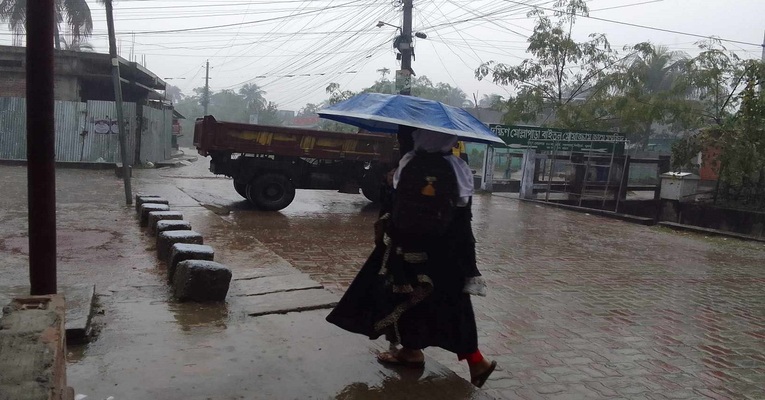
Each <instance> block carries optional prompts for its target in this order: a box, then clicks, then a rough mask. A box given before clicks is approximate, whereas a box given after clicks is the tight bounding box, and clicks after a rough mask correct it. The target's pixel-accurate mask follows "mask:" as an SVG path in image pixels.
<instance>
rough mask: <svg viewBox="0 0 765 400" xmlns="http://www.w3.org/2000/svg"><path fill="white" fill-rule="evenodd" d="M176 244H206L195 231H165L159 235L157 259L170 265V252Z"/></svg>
mask: <svg viewBox="0 0 765 400" xmlns="http://www.w3.org/2000/svg"><path fill="white" fill-rule="evenodd" d="M176 243H187V244H204V239H203V238H202V235H200V234H199V233H197V232H194V231H165V232H162V233H160V234H159V235H157V258H159V259H160V260H161V261H164V262H166V263H168V264H170V260H169V258H170V250H171V249H172V248H173V245H174V244H176Z"/></svg>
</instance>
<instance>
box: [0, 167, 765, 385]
mask: <svg viewBox="0 0 765 400" xmlns="http://www.w3.org/2000/svg"><path fill="white" fill-rule="evenodd" d="M2 168H3V169H2V173H3V176H4V178H5V177H8V179H9V180H8V182H10V183H11V184H8V185H6V186H7V189H6V191H5V192H4V193H3V194H2V195H0V209H1V210H2V212H1V213H0V222H2V227H1V228H0V235H1V236H0V252H2V254H3V256H4V258H5V260H6V262H5V267H4V268H5V270H4V273H3V283H11V284H23V283H24V282H25V275H24V268H25V264H24V263H25V255H24V249H23V238H24V229H25V220H24V219H23V218H22V217H23V215H24V213H23V204H25V203H24V202H23V201H22V200H23V198H24V194H23V189H24V186H23V185H22V183H23V177H22V176H20V175H22V174H20V173H19V172H18V171H13V170H8V169H7V168H13V167H2ZM206 168H207V162H206V160H204V159H200V160H199V161H198V162H196V163H194V164H193V165H191V166H188V167H183V168H178V169H161V170H146V171H136V173H135V176H136V178H135V180H134V182H135V186H136V187H137V188H138V190H142V191H145V192H161V194H162V195H163V196H165V197H167V198H168V200H170V203H171V205H173V207H174V209H176V210H179V211H182V212H184V215H186V216H187V219H189V220H191V222H192V225H193V226H194V229H195V230H198V231H200V232H202V233H204V234H205V240H206V242H210V243H212V244H213V245H214V247H215V248H216V251H217V252H218V254H216V257H217V256H220V257H219V259H220V260H221V261H223V262H225V263H227V264H229V265H231V266H232V268H239V269H246V268H248V267H254V266H258V267H260V266H266V267H280V266H285V265H287V264H291V265H292V266H294V267H296V268H298V269H300V270H301V271H304V272H307V273H309V274H311V276H312V277H313V278H314V279H316V280H318V281H320V282H322V283H323V284H324V285H325V286H326V287H328V288H330V289H332V290H334V291H336V292H338V293H341V292H342V290H343V289H344V288H345V287H346V286H347V285H348V283H349V282H350V280H351V279H352V278H353V276H354V275H355V272H356V271H357V270H358V268H359V267H360V266H361V264H362V263H363V261H364V260H365V258H366V256H367V254H368V253H369V251H371V248H372V244H371V242H372V232H371V225H372V223H373V222H374V220H375V219H376V216H377V211H376V210H375V207H374V206H373V205H370V204H369V202H368V201H367V200H366V199H365V198H364V197H363V196H361V195H348V194H339V193H333V192H320V191H301V190H299V191H298V193H297V196H296V199H295V202H294V203H293V204H292V205H291V206H290V207H288V208H286V209H285V210H282V211H281V212H276V213H271V212H262V211H258V210H254V209H253V208H252V207H251V206H250V205H249V204H248V203H247V202H246V201H244V200H243V199H242V198H241V197H240V196H239V195H238V194H236V192H235V191H234V190H233V186H232V184H231V181H230V180H227V179H225V178H216V177H214V176H213V175H212V174H210V173H209V172H207V171H206ZM8 171H10V172H8ZM64 175H66V178H65V179H63V181H62V183H63V184H62V185H61V187H60V190H59V196H60V199H61V200H62V204H61V205H60V206H59V207H60V209H61V212H60V213H59V215H60V223H59V224H60V226H61V233H62V235H63V239H62V241H61V243H62V244H65V246H64V249H68V251H62V252H60V253H61V258H62V261H61V263H60V270H61V279H62V280H63V281H72V282H78V281H82V280H92V281H94V283H96V284H97V285H98V287H99V288H101V290H99V293H103V294H104V296H103V297H102V298H101V302H102V303H103V305H102V306H103V308H105V310H106V313H105V315H104V316H103V317H101V323H103V326H104V330H103V331H102V334H101V336H100V339H99V340H98V341H96V342H95V343H93V344H91V345H90V346H88V347H85V348H81V349H75V351H74V352H73V354H72V362H73V364H72V365H71V367H70V371H71V372H70V381H73V382H72V383H73V384H77V383H80V384H81V387H83V388H89V389H91V392H88V393H93V394H98V395H103V397H104V398H105V397H106V395H108V394H109V393H111V392H109V391H108V390H107V389H108V388H109V387H110V386H111V385H114V387H115V388H118V389H119V390H117V389H115V391H114V392H115V393H121V394H123V396H122V397H117V399H120V398H134V397H130V395H131V394H132V395H135V394H137V393H150V394H151V395H150V396H149V397H148V398H184V397H181V396H182V395H185V396H189V393H192V394H193V393H196V394H198V395H197V396H191V397H188V398H207V397H209V398H239V396H243V397H242V398H248V394H252V393H254V392H253V390H255V389H253V388H256V387H257V388H263V390H265V391H264V392H262V393H263V394H264V396H255V398H307V397H301V396H303V395H306V393H308V392H301V391H300V390H299V389H295V391H293V392H291V393H290V394H289V395H288V396H285V397H279V396H278V395H276V393H279V392H278V391H279V390H280V388H281V387H282V386H283V385H281V386H280V385H279V379H277V378H278V377H279V376H280V375H283V374H285V372H284V371H281V370H279V371H271V372H269V371H268V368H267V367H263V371H262V372H258V373H257V375H260V376H257V378H256V375H255V374H254V372H252V371H253V370H252V369H250V365H251V364H252V360H255V359H257V358H256V357H257V356H260V355H261V354H258V351H264V350H262V349H266V350H265V353H262V354H266V356H267V357H272V358H273V359H279V355H281V354H279V353H278V352H277V351H276V350H274V351H273V352H270V351H269V350H268V349H269V348H271V347H273V348H274V349H276V348H278V346H292V345H293V343H294V346H295V347H296V348H298V349H300V350H299V353H300V354H307V353H308V350H307V349H311V347H301V345H300V343H304V342H306V341H307V340H308V339H306V338H302V339H301V338H300V337H299V336H300V332H301V331H303V332H305V331H308V330H315V331H316V336H318V337H319V338H321V340H322V341H324V342H326V343H327V344H328V346H325V347H324V348H325V349H327V348H331V349H334V350H333V351H334V352H339V353H338V354H342V355H343V357H342V359H343V360H351V361H352V362H351V363H350V365H349V368H348V369H347V370H350V371H363V370H365V368H366V369H367V370H368V369H369V368H370V366H369V365H368V364H367V362H368V360H369V350H368V348H367V347H365V339H364V338H356V337H355V336H351V337H348V338H346V337H343V338H341V340H337V338H336V337H334V336H336V333H335V332H333V331H332V330H328V331H327V330H326V329H329V327H326V326H324V325H325V324H323V322H322V315H323V314H325V313H326V312H325V311H317V312H311V313H307V314H306V313H300V314H306V315H305V317H304V318H303V319H301V320H300V321H292V322H290V318H293V319H294V318H295V317H294V316H295V315H297V314H289V315H288V316H287V317H279V316H273V317H268V318H266V319H260V318H258V319H257V321H256V322H253V319H247V318H245V317H243V316H242V315H240V314H237V312H236V307H235V304H234V305H232V306H230V307H229V309H221V308H215V307H213V308H210V309H202V310H194V309H192V308H190V307H188V306H184V305H178V304H173V303H172V301H170V299H169V297H168V293H167V290H166V287H164V286H162V285H157V282H158V280H159V277H160V275H161V269H162V265H160V264H158V263H157V262H156V261H154V260H153V258H152V257H153V255H152V254H151V250H152V243H151V241H149V240H147V239H146V238H144V237H142V236H141V235H140V232H136V231H137V227H134V226H130V227H129V228H125V226H127V225H128V224H134V221H133V220H132V218H133V217H132V215H131V214H130V213H129V212H126V211H125V209H124V208H123V207H121V206H120V205H119V204H120V201H121V194H122V192H121V186H120V181H119V180H117V179H114V178H113V177H112V176H111V175H110V174H107V173H104V172H94V171H82V172H76V173H75V172H72V173H65V174H64ZM83 182H88V183H89V184H90V186H91V187H92V186H98V189H88V188H87V187H83V186H84V185H83ZM19 188H20V189H19ZM74 211H77V212H76V213H75V212H74ZM83 212H86V213H87V215H88V218H85V219H83V218H82V217H77V214H82V213H83ZM474 214H475V220H474V229H475V232H476V236H477V238H478V241H479V244H478V253H479V254H478V256H479V267H480V268H481V270H482V271H483V272H484V275H485V276H486V278H487V280H488V281H489V283H490V293H489V296H488V297H487V298H480V299H477V300H476V301H475V306H476V313H477V317H478V326H479V334H480V343H481V347H482V350H483V352H484V353H485V354H487V355H489V356H490V357H492V358H495V359H497V360H498V361H499V362H500V365H501V366H502V368H501V370H500V371H498V372H497V373H495V375H494V376H493V377H492V379H491V380H490V381H489V383H487V390H485V391H484V393H486V394H489V395H491V396H493V397H496V398H511V399H516V398H520V399H527V398H528V399H537V398H541V399H548V398H549V399H552V398H560V399H577V398H585V399H590V398H593V399H597V398H628V399H665V398H688V399H697V398H733V399H762V398H765V394H764V393H765V290H763V289H765V268H764V267H763V264H765V263H763V259H764V258H765V246H763V245H762V244H757V243H745V242H739V241H735V240H725V239H720V238H715V239H709V238H705V237H702V236H697V235H692V234H681V233H676V232H671V231H667V230H664V229H660V228H650V227H643V226H638V225H632V224H629V223H625V222H620V221H614V220H609V219H604V218H600V217H594V216H590V215H586V214H578V213H572V212H568V211H563V210H558V209H552V208H546V207H541V206H538V205H532V204H527V203H522V202H518V201H517V200H514V199H510V198H507V197H504V196H502V195H493V196H491V195H480V196H477V197H476V198H475V205H474ZM99 221H100V222H102V223H103V226H99V223H98V222H99ZM67 235H68V236H67ZM86 235H92V236H93V237H90V239H89V240H83V238H87V236H86ZM19 238H21V239H19ZM66 246H69V247H66ZM83 266H87V268H85V267H83ZM93 266H98V267H97V268H98V269H99V270H98V271H94V270H93ZM231 308H233V309H231ZM289 316H292V317H289ZM269 319H274V321H270V320H269ZM291 324H292V325H291ZM294 324H298V326H299V328H297V329H295V325H294ZM255 325H260V327H259V328H255ZM150 327H155V328H156V329H152V328H150ZM317 327H318V328H317ZM253 329H255V331H256V332H265V333H269V332H270V333H271V335H251V332H253ZM121 332H124V333H121ZM253 337H256V338H259V339H257V340H256V339H253ZM272 337H281V339H272ZM333 338H334V339H336V341H337V342H336V343H334V347H332V346H333V345H332V344H331V343H330V342H332V339H333ZM261 339H262V340H261ZM313 340H314V339H310V340H309V342H311V343H312V344H314V343H313ZM219 341H220V342H221V343H232V344H231V346H234V347H233V348H234V350H232V351H231V352H230V353H231V354H230V355H228V353H227V352H226V350H225V348H226V347H227V346H229V345H228V344H226V345H223V344H218V342H219ZM304 344H305V343H304ZM241 349H247V350H245V351H241ZM256 349H261V350H256ZM312 351H314V352H316V351H317V350H316V349H315V348H313V350H312ZM312 354H317V355H315V356H313V357H315V358H313V361H312V362H315V363H316V364H310V363H309V364H308V365H307V366H306V368H304V369H300V371H298V373H296V374H293V375H289V374H288V375H289V376H293V377H297V379H311V380H313V379H316V380H317V382H320V383H314V386H315V387H317V388H321V389H320V390H316V391H315V392H314V395H316V397H317V398H327V397H336V398H348V399H350V398H378V397H379V398H405V394H406V393H409V394H412V393H414V392H412V388H420V386H419V385H403V386H402V385H401V382H402V380H400V379H399V378H397V377H396V375H392V376H391V375H384V374H382V375H381V373H379V372H375V371H378V369H372V370H371V371H372V372H371V373H370V375H369V376H370V377H371V378H369V379H351V378H350V377H347V376H341V377H337V376H333V375H332V374H326V373H324V374H322V373H319V374H316V376H314V377H310V376H309V375H310V374H309V372H308V371H309V370H311V368H318V370H321V368H320V367H319V365H321V362H322V361H323V360H326V358H327V357H329V358H333V356H335V355H336V354H334V353H332V352H329V353H312ZM428 354H429V355H430V356H431V357H434V358H435V359H437V360H438V361H440V362H441V363H443V364H445V365H447V366H449V367H451V368H452V369H453V370H454V371H456V372H458V374H459V375H461V376H466V367H465V366H463V365H460V364H459V363H457V362H456V360H454V359H453V356H452V355H450V354H447V353H446V352H442V351H440V350H437V349H432V350H430V349H429V350H428ZM186 357H188V358H189V359H188V360H184V358H186ZM290 357H295V358H291V359H290V361H291V363H287V364H285V365H299V364H300V363H301V362H302V361H301V359H300V357H301V356H300V355H292V356H290ZM179 358H180V359H179ZM133 359H135V361H133ZM356 363H359V364H356ZM259 365H263V363H259ZM266 365H267V363H266ZM274 365H276V364H274ZM118 366H119V367H118ZM280 368H281V367H280ZM173 369H178V370H179V371H180V372H178V373H175V372H172V373H171V372H169V370H173ZM159 371H164V372H163V373H160V372H159ZM289 372H294V371H289ZM222 375H226V376H230V377H231V378H230V379H229V380H223V379H222V378H220V377H221V376H222ZM361 375H363V374H361ZM285 376H286V375H285ZM433 376H435V377H442V376H444V375H443V374H442V373H441V372H438V371H436V372H435V373H434V375H433ZM195 377H196V378H198V379H197V380H195V379H194V378H195ZM372 378H374V379H372ZM211 379H219V383H220V385H219V386H217V387H219V388H220V389H219V390H221V391H222V392H223V393H227V395H226V396H224V397H217V396H214V395H210V393H216V392H215V389H214V388H211V387H210V385H211ZM407 379H410V378H407ZM414 379H418V378H414ZM419 379H420V380H419V381H417V382H422V381H423V379H422V378H421V377H420V378H419ZM439 379H441V378H439ZM155 380H156V381H157V382H155ZM171 380H178V382H179V383H176V384H173V383H172V381H171ZM159 381H162V382H159ZM164 381H168V383H164ZM261 381H262V382H263V383H259V382H261ZM425 381H428V379H425ZM441 381H444V380H443V379H442V380H441ZM445 381H446V382H451V380H450V379H446V380H445ZM112 382H113V383H112ZM190 382H199V383H198V385H199V386H198V387H196V388H194V390H196V392H195V391H194V390H185V389H184V390H181V391H179V390H178V389H177V388H178V387H183V388H186V386H187V385H189V384H191V383H190ZM248 382H249V383H248ZM353 382H360V383H353ZM386 382H387V383H386ZM386 385H387V386H397V387H398V388H397V389H398V390H399V391H398V392H395V391H394V392H386V391H385V390H397V389H396V388H394V389H384V388H385V387H386ZM449 385H452V384H451V383H448V384H445V385H441V386H438V385H436V386H431V387H430V390H431V391H430V392H429V393H433V396H438V392H439V390H438V388H442V389H443V388H446V389H447V390H445V391H443V392H441V393H451V394H452V395H453V396H456V397H449V398H466V397H469V396H472V395H471V394H467V392H465V393H462V394H460V392H459V391H455V389H450V388H452V386H449ZM142 386H146V387H148V388H151V389H152V390H153V391H148V390H147V389H143V391H142V389H141V387H142ZM370 386H371V387H372V388H373V389H368V387H370ZM453 387H460V388H461V387H462V386H459V385H456V386H453ZM381 388H383V389H381ZM240 389H241V390H240ZM162 390H165V391H162ZM173 390H174V391H173ZM381 390H382V391H381ZM347 393H351V394H350V395H348V394H347ZM354 393H364V395H363V396H362V395H358V396H357V395H355V394H354ZM370 393H372V394H370ZM375 393H376V394H375ZM385 393H388V394H390V395H393V393H398V394H397V395H393V397H384V395H385ZM171 394H172V395H171ZM229 394H230V396H228V395H229ZM265 394H269V395H268V396H266V395H265ZM125 395H127V396H128V397H125ZM158 396H159V397H158ZM269 396H271V397H269ZM273 396H276V397H273ZM343 396H346V397H343ZM364 396H367V397H364ZM375 396H378V397H375ZM380 396H383V397H380ZM250 397H251V396H250ZM91 398H93V397H91ZM95 398H99V397H95ZM432 398H443V397H432Z"/></svg>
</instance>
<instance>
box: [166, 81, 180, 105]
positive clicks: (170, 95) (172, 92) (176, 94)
mask: <svg viewBox="0 0 765 400" xmlns="http://www.w3.org/2000/svg"><path fill="white" fill-rule="evenodd" d="M183 97H184V96H183V92H181V88H179V87H178V86H173V85H170V84H167V85H166V86H165V98H166V99H167V100H170V102H172V103H178V102H179V101H181V100H182V99H183Z"/></svg>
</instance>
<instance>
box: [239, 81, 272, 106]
mask: <svg viewBox="0 0 765 400" xmlns="http://www.w3.org/2000/svg"><path fill="white" fill-rule="evenodd" d="M239 94H241V95H242V96H244V101H246V102H247V109H248V110H249V111H250V112H255V111H262V110H264V109H265V108H266V106H267V104H268V103H267V102H266V98H265V97H263V95H264V94H266V92H265V91H264V90H263V89H261V88H260V86H258V85H257V84H254V83H248V84H246V85H244V86H242V87H241V88H239Z"/></svg>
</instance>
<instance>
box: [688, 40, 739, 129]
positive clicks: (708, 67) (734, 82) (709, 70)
mask: <svg viewBox="0 0 765 400" xmlns="http://www.w3.org/2000/svg"><path fill="white" fill-rule="evenodd" d="M697 45H698V47H699V50H701V52H700V53H699V55H697V56H696V57H694V58H692V59H690V60H689V61H688V64H687V68H686V69H687V75H686V84H687V86H688V88H689V90H691V91H692V95H691V97H692V99H693V101H692V102H689V103H688V107H689V111H690V113H691V116H692V118H693V119H691V120H690V121H689V124H694V125H696V126H710V125H714V126H718V127H724V126H725V125H726V124H728V123H730V121H729V120H730V118H731V117H733V115H734V114H735V113H736V110H738V108H739V105H740V102H741V100H742V97H741V96H738V93H739V92H740V91H741V88H742V87H743V86H744V85H745V83H746V79H745V75H746V73H747V72H746V71H747V62H746V61H742V60H741V59H740V58H739V56H738V55H736V53H734V52H732V51H728V50H727V49H726V48H725V47H724V46H723V45H722V43H721V42H720V41H719V40H707V41H702V42H699V43H697Z"/></svg>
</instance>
